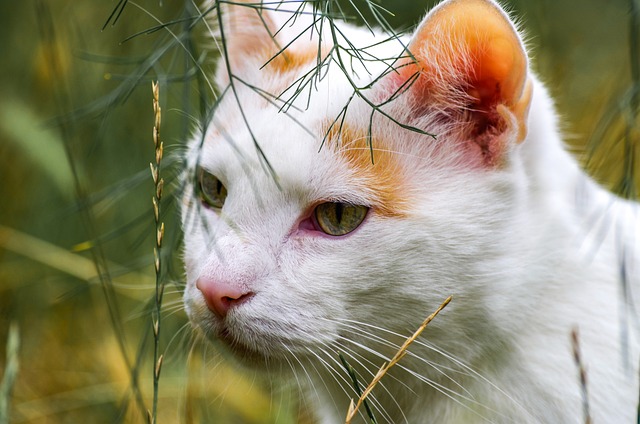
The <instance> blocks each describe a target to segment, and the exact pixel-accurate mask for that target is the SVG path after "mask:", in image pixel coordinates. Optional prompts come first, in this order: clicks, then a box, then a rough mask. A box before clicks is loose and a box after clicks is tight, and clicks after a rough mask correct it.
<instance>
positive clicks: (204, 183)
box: [197, 168, 227, 208]
mask: <svg viewBox="0 0 640 424" xmlns="http://www.w3.org/2000/svg"><path fill="white" fill-rule="evenodd" d="M197 174H198V195H199V196H200V199H201V200H202V201H203V202H205V203H206V204H207V205H209V206H211V207H213V208H221V207H222V205H224V201H225V199H226V198H227V188H226V187H225V186H224V184H222V182H221V181H220V180H219V179H218V178H217V177H216V176H215V175H213V174H211V173H209V172H207V171H205V170H203V169H202V168H200V169H198V171H197Z"/></svg>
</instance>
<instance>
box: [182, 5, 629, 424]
mask: <svg viewBox="0 0 640 424" xmlns="http://www.w3.org/2000/svg"><path fill="white" fill-rule="evenodd" d="M282 9H287V7H282ZM289 9H292V7H289ZM272 15H273V16H274V17H273V19H274V21H275V22H276V23H277V26H280V25H282V24H283V23H284V22H285V19H286V18H287V17H288V16H287V13H285V12H280V13H273V14H272ZM309 19H310V17H309V16H305V17H302V16H301V17H299V18H298V20H297V21H296V22H295V24H294V26H288V25H287V26H285V27H284V28H283V30H282V31H281V33H280V34H279V36H278V37H279V38H280V39H281V40H287V37H288V36H291V35H295V34H298V33H300V31H301V30H302V29H303V28H305V27H306V25H307V24H308V21H309ZM340 25H341V28H343V29H344V31H346V33H347V34H348V36H349V39H350V40H351V41H352V42H354V43H355V44H356V45H359V46H366V45H370V44H373V42H374V41H372V37H371V34H370V33H368V31H367V30H365V29H356V28H352V27H350V26H347V25H345V24H340ZM256 31H258V29H256ZM309 34H310V35H311V32H310V33H309ZM230 36H231V35H230ZM245 36H246V35H245ZM249 36H250V35H249ZM325 36H327V34H325ZM313 37H315V38H313V39H312V41H311V42H316V43H317V34H316V35H313ZM301 38H303V39H304V38H305V37H301ZM326 39H328V38H326ZM379 39H380V38H376V39H375V40H379ZM306 40H307V41H308V40H309V37H306ZM303 42H306V41H300V43H303ZM403 42H405V43H406V42H407V40H404V41H403ZM375 51H376V54H377V55H379V57H385V58H393V57H397V56H398V55H400V54H401V52H402V46H401V44H400V41H398V40H395V41H389V42H387V43H385V44H383V45H381V46H378V47H376V48H375ZM231 53H232V54H233V52H231ZM341 54H342V55H343V58H344V57H346V55H345V53H344V52H342V53H341ZM262 63H263V61H262ZM262 63H261V62H260V60H257V59H254V58H251V57H247V58H246V64H245V65H244V66H243V67H242V68H241V69H235V70H234V71H235V72H237V73H238V75H241V76H242V78H243V79H245V80H246V81H248V82H250V83H251V84H254V85H256V86H259V87H263V88H265V89H266V90H270V89H271V90H272V89H273V87H275V86H278V81H277V80H273V77H269V76H267V75H268V73H267V72H265V71H259V69H258V68H259V67H260V66H261V65H262ZM355 67H356V68H357V69H355V70H354V71H355V72H354V73H353V74H352V78H353V79H354V81H355V82H356V83H357V84H358V85H359V86H363V85H365V84H367V83H368V82H369V81H371V79H372V78H373V76H377V75H379V74H380V73H381V72H383V71H384V69H385V65H384V64H383V63H377V62H369V63H367V69H368V71H369V72H366V71H365V70H364V69H363V68H362V66H361V65H359V64H356V65H355ZM222 68H224V67H221V69H220V70H219V73H218V77H217V78H218V83H219V84H222V86H221V87H220V88H221V90H222V89H224V85H225V84H226V83H227V82H228V81H229V78H228V75H226V74H225V72H226V70H224V69H222ZM307 70H308V69H300V70H298V71H297V72H298V73H299V74H300V75H302V74H303V73H304V72H306V71H307ZM325 71H326V70H325ZM530 78H531V80H532V81H533V84H534V88H533V93H534V95H533V100H532V105H531V109H530V114H529V124H528V127H529V133H528V136H527V139H526V140H525V141H524V142H523V143H522V144H516V143H512V145H511V147H510V150H509V151H508V153H507V159H506V163H505V165H504V166H502V167H497V168H492V169H477V168H476V169H465V168H464V166H463V162H464V160H463V158H462V157H461V154H460V152H459V149H456V148H455V143H453V142H451V141H450V140H449V139H448V137H449V138H451V137H453V135H452V134H454V133H455V128H454V127H452V126H451V123H447V122H443V121H441V120H439V121H437V120H436V117H437V116H439V115H438V113H437V112H438V110H436V109H437V107H435V106H434V110H431V109H428V110H427V112H425V115H423V116H421V117H420V118H419V120H417V121H415V120H414V122H413V123H414V124H415V125H416V126H418V127H420V128H423V129H425V130H427V131H430V132H432V133H434V134H437V135H438V137H437V139H435V140H434V139H433V138H431V137H429V136H426V135H420V134H418V133H415V132H411V131H407V130H402V129H400V128H399V127H398V126H397V125H396V124H394V123H392V122H389V121H388V120H387V119H386V118H383V117H382V116H381V115H380V114H376V117H375V120H374V130H375V131H376V133H374V135H376V136H377V137H379V138H380V139H386V140H392V141H391V142H390V143H391V144H390V146H391V148H393V149H394V150H395V151H396V152H397V156H398V157H399V158H401V163H403V164H404V168H403V169H404V171H403V172H404V174H403V175H404V176H405V179H404V182H403V184H405V185H404V187H403V188H404V190H405V193H406V199H407V203H408V205H409V212H408V214H407V215H408V216H407V217H404V218H389V217H383V216H378V215H377V214H376V213H375V211H372V213H370V214H369V216H368V217H367V219H366V221H365V222H364V223H363V224H362V225H361V227H360V228H358V229H357V230H356V231H355V232H354V233H352V234H350V235H349V236H346V237H341V238H330V237H324V236H319V235H318V236H310V235H308V234H306V233H303V232H301V231H299V230H298V223H299V221H300V219H301V217H302V216H303V214H304V213H305V212H306V211H308V208H309V207H310V206H311V205H313V204H315V203H317V202H318V201H323V200H338V201H345V202H350V203H355V204H362V205H366V206H369V205H373V204H375V202H376V201H377V199H376V193H375V189H371V188H368V186H367V181H362V180H359V179H358V175H357V174H355V173H354V171H353V170H352V169H351V168H350V167H349V166H347V164H346V163H345V161H344V159H342V157H341V156H340V155H338V154H336V151H337V149H336V148H333V147H332V146H324V147H323V148H322V149H320V142H321V140H322V138H323V135H324V134H323V133H322V131H323V128H324V127H323V126H324V125H326V122H327V121H331V120H333V119H335V117H336V116H338V114H339V113H340V111H341V109H342V108H343V107H344V105H345V104H346V102H347V100H348V98H349V96H351V94H352V89H351V87H350V86H349V84H348V82H347V80H346V78H345V76H344V75H343V74H342V72H341V71H340V70H339V69H338V67H337V66H336V63H332V64H331V65H330V68H329V70H328V73H326V74H325V75H324V76H323V78H321V79H317V80H315V81H314V83H313V87H312V88H311V101H310V103H309V104H308V105H307V94H306V92H305V94H303V95H302V96H300V97H299V98H297V99H296V101H295V103H294V106H295V107H290V108H288V109H287V113H283V112H279V111H278V107H276V106H273V105H270V104H269V103H268V102H267V101H265V100H264V98H263V97H261V96H259V95H258V94H257V93H256V92H254V91H252V90H251V89H250V88H248V87H246V86H244V85H243V84H241V83H239V82H237V81H236V87H235V88H236V91H237V94H238V97H237V99H236V98H235V97H234V96H233V93H232V92H231V91H227V93H226V94H225V98H224V99H223V100H222V102H221V104H220V106H219V107H218V109H217V111H216V113H215V115H214V117H213V120H212V121H211V123H210V125H209V126H208V128H207V129H206V131H205V132H204V134H201V135H200V136H198V137H194V141H193V142H192V149H191V153H190V156H189V158H188V162H189V167H190V169H193V167H194V166H195V164H196V163H198V164H199V165H200V166H202V167H203V168H205V169H206V170H207V171H209V172H211V173H213V174H214V175H216V176H218V177H219V178H220V179H221V180H222V182H223V183H224V184H225V185H226V187H227V189H228V192H229V196H228V199H227V201H226V203H225V205H224V208H223V209H222V212H221V213H216V212H215V211H213V210H210V209H206V208H204V207H202V206H201V205H200V203H199V201H198V200H197V199H196V198H194V197H193V195H192V194H193V189H192V188H191V187H190V186H189V187H188V189H187V190H186V195H185V207H184V209H183V220H184V223H185V263H186V270H187V286H186V291H185V305H186V309H187V312H188V313H189V316H190V318H191V320H192V322H193V323H194V325H195V326H196V327H199V328H200V329H202V330H203V331H204V333H205V334H207V335H208V336H211V337H214V338H215V337H216V335H217V334H218V333H219V332H220V331H221V329H222V328H223V327H224V328H225V329H226V330H227V331H228V332H229V333H230V334H231V335H232V337H233V338H234V339H235V340H237V341H239V342H240V343H241V344H242V345H244V346H247V347H249V348H251V349H252V350H255V351H257V352H261V354H262V355H265V356H266V360H264V361H263V360H261V359H255V358H250V362H253V364H254V365H258V366H260V364H262V366H264V367H265V368H266V369H267V370H269V371H272V372H276V371H277V370H279V369H280V368H283V369H285V370H289V369H290V370H291V371H292V373H294V374H296V377H295V379H294V381H297V382H298V384H300V385H301V386H302V387H301V389H302V391H303V392H304V394H305V395H306V396H307V397H308V399H309V401H310V402H311V404H312V405H313V409H315V412H316V413H317V414H318V415H319V418H320V420H321V422H322V423H327V424H328V423H338V422H341V421H343V420H344V416H345V414H346V411H347V407H348V403H349V399H350V398H352V397H355V395H354V393H353V390H352V389H351V384H350V381H349V378H348V376H347V375H346V373H345V371H344V370H343V368H342V366H341V364H340V362H339V359H338V353H339V352H340V353H342V354H344V355H345V357H346V358H347V360H348V361H349V362H350V363H351V365H352V366H354V367H355V368H356V369H357V370H358V372H360V373H361V377H362V378H361V383H363V384H366V382H368V381H369V380H370V379H371V378H372V375H373V374H374V373H375V372H376V371H377V369H378V368H379V367H380V365H381V364H382V363H383V362H386V361H387V360H388V359H389V358H390V357H391V356H392V355H393V354H394V353H395V351H396V350H397V348H398V347H399V345H400V344H401V343H402V342H403V340H404V338H405V337H406V336H408V335H409V334H411V333H412V332H413V330H414V329H415V328H416V327H417V326H418V325H419V323H420V322H421V321H422V320H423V319H424V318H425V317H426V316H427V315H428V314H430V313H431V312H432V311H434V310H435V309H436V308H437V306H438V305H439V304H440V303H441V302H442V301H443V300H444V299H445V298H446V297H447V296H448V295H453V302H452V303H451V304H450V305H449V307H447V308H446V309H445V310H444V311H443V312H442V313H441V314H440V315H439V316H438V317H437V318H436V319H435V320H434V321H433V322H432V323H431V324H430V325H429V327H428V328H427V330H426V331H425V333H424V334H423V336H422V337H421V338H420V339H419V341H418V342H416V343H415V344H414V345H413V346H412V347H411V349H410V354H409V355H407V357H405V358H404V359H403V360H402V361H401V362H400V364H399V365H398V366H396V367H395V368H394V369H392V371H391V372H390V375H387V376H386V377H385V378H384V379H383V380H382V383H381V385H380V386H379V387H378V388H376V389H375V390H374V392H373V396H372V399H371V402H372V406H373V409H374V412H375V413H376V415H377V419H378V422H380V423H383V422H392V423H399V422H408V423H420V422H430V423H461V422H464V423H468V422H495V423H514V422H517V423H538V422H544V423H580V422H584V418H583V412H582V403H581V402H582V400H581V387H580V383H579V378H578V371H577V367H576V364H575V363H574V362H573V356H572V349H571V344H570V332H571V330H572V329H573V328H578V329H579V334H580V344H581V349H582V358H583V360H584V363H585V367H586V370H587V374H588V390H589V402H590V407H591V412H592V416H593V422H594V423H599V424H604V423H625V422H632V421H633V420H635V416H636V411H637V400H638V354H639V347H638V326H637V316H636V315H635V310H634V307H635V306H636V305H637V304H638V302H637V298H636V297H635V290H637V289H638V286H639V283H640V266H639V265H638V263H639V256H640V242H639V240H640V230H639V228H638V227H639V226H638V225H637V218H636V216H635V213H636V210H637V207H636V205H632V204H628V203H625V202H623V201H621V200H618V199H615V198H614V197H613V196H611V195H610V194H608V193H606V192H604V191H603V190H602V189H600V188H599V187H597V186H596V185H595V184H594V183H593V182H592V181H591V180H590V179H589V178H588V177H586V176H585V175H584V174H583V173H582V171H581V170H580V169H579V168H578V166H577V165H576V163H575V161H574V160H573V158H571V157H570V155H569V154H568V153H566V151H565V150H564V148H563V146H562V142H561V139H560V136H559V131H558V129H557V124H556V115H555V112H554V107H553V104H552V102H551V100H550V99H549V96H548V94H547V92H546V90H545V89H544V87H543V86H542V84H540V83H539V82H538V81H537V80H536V79H535V77H533V76H531V77H530ZM375 90H376V88H375V87H374V88H373V89H371V90H369V91H365V92H364V94H365V95H367V96H374V95H375ZM287 93H288V94H289V95H290V94H291V90H289V91H287ZM287 93H285V95H284V96H283V99H285V100H286V99H287ZM274 94H276V95H278V94H280V93H274ZM238 102H239V103H240V104H241V106H242V109H243V111H244V115H245V116H246V117H247V120H248V123H249V128H250V131H249V129H248V127H247V125H246V123H245V120H244V119H243V117H242V114H241V113H240V109H239V106H238ZM403 106H404V107H403ZM385 110H386V111H388V112H389V113H390V114H391V115H392V116H394V117H396V118H397V119H398V120H399V121H401V122H407V120H410V119H411V118H410V115H411V111H408V110H406V104H404V105H403V103H402V98H401V99H399V100H398V101H396V102H392V103H391V104H390V105H389V106H388V108H387V109H385ZM370 113H371V109H370V106H368V105H367V104H366V103H365V102H363V101H362V100H359V99H357V98H356V99H355V100H353V101H352V103H351V105H350V107H349V109H348V114H347V119H346V121H348V122H349V123H350V125H352V126H356V127H357V126H360V127H366V125H367V123H368V119H369V116H370ZM294 118H295V121H294ZM324 129H325V130H326V128H324ZM310 133H311V134H313V135H311V134H310ZM251 134H253V137H255V140H257V141H258V143H259V145H260V148H261V149H262V151H264V153H265V156H266V158H267V159H268V161H269V164H270V166H271V167H272V169H273V171H274V172H275V175H276V178H275V179H274V177H273V175H272V174H271V173H270V172H269V170H268V168H267V165H266V164H265V162H264V160H263V159H262V158H261V157H260V154H259V153H258V152H257V150H256V147H255V145H254V141H253V138H252V135H251ZM450 146H451V147H450ZM374 147H375V146H374ZM189 184H190V183H189ZM623 254H624V255H626V261H625V265H626V267H627V268H626V269H627V272H628V275H627V281H626V284H627V293H623V285H622V282H621V278H620V272H621V269H622V263H621V260H622V259H621V258H622V255H623ZM202 276H208V277H210V278H213V279H216V278H219V279H226V280H230V281H235V282H236V284H237V285H238V286H241V287H243V288H248V289H250V290H251V291H253V292H255V293H256V294H255V296H254V297H253V298H252V299H251V300H250V301H248V302H245V303H243V304H242V305H240V306H239V307H237V308H234V309H233V310H232V311H231V312H230V313H229V315H228V316H227V319H226V321H225V322H224V323H223V322H221V320H219V319H218V318H216V316H215V315H214V314H212V313H211V312H210V311H209V310H208V309H207V307H206V304H205V302H204V299H203V297H202V294H201V293H200V292H199V291H198V290H197V288H196V287H195V281H196V280H197V279H198V278H200V277H202ZM278 364H279V365H278ZM283 374H284V378H287V375H289V374H291V373H289V372H284V373H283Z"/></svg>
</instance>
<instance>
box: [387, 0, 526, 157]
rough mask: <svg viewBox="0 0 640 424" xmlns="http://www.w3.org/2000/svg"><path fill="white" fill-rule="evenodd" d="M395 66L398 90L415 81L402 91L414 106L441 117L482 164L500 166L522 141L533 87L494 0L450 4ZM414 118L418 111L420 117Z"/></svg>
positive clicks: (437, 12) (505, 18)
mask: <svg viewBox="0 0 640 424" xmlns="http://www.w3.org/2000/svg"><path fill="white" fill-rule="evenodd" d="M409 51H410V52H411V54H412V55H413V57H414V58H415V61H414V60H413V59H412V58H405V59H403V62H401V63H400V64H399V66H398V68H399V69H398V71H399V74H396V76H394V77H392V78H398V79H399V80H398V81H397V83H396V84H394V85H396V86H399V85H401V84H403V83H404V82H405V81H407V80H408V79H410V78H412V77H415V75H416V73H417V74H418V76H417V78H416V80H415V82H414V84H412V86H411V87H410V88H408V89H407V90H408V91H409V93H411V96H412V98H413V102H414V104H417V105H422V106H419V107H418V108H416V110H418V111H419V110H420V109H424V108H425V107H427V108H429V107H432V108H435V109H439V110H443V111H446V112H447V114H448V115H450V116H451V119H456V120H457V121H460V122H462V123H465V124H466V125H464V128H465V129H464V132H465V134H464V137H465V139H467V140H470V141H473V142H474V143H475V145H476V147H479V148H480V151H481V152H482V155H483V160H484V162H485V163H486V164H489V165H496V164H498V163H500V162H501V160H502V157H503V155H504V152H505V149H506V148H507V147H508V145H509V143H512V142H521V141H523V140H524V138H525V137H526V134H527V128H526V121H527V116H528V109H529V104H530V101H531V88H532V84H531V82H530V81H529V80H528V63H527V55H526V53H525V50H524V47H523V44H522V41H521V39H520V37H519V36H518V33H517V31H516V29H515V28H514V26H513V24H512V23H511V21H510V20H509V17H508V16H507V14H506V13H505V12H504V11H503V10H502V9H501V8H500V6H498V5H497V4H496V3H495V2H493V1H491V0H447V1H444V2H443V3H441V4H440V5H439V6H438V7H436V8H435V9H434V10H432V11H431V13H429V15H428V16H427V17H426V18H425V19H424V21H423V22H422V23H421V25H420V26H419V27H418V29H417V30H416V32H415V34H414V36H413V38H412V40H411V42H410V44H409ZM418 113H419V112H418Z"/></svg>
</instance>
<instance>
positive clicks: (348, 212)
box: [314, 202, 369, 236]
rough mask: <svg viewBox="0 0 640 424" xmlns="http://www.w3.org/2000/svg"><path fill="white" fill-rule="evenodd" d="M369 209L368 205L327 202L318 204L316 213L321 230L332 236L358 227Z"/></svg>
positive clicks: (341, 234) (343, 233)
mask: <svg viewBox="0 0 640 424" xmlns="http://www.w3.org/2000/svg"><path fill="white" fill-rule="evenodd" d="M368 211H369V208H368V207H366V206H360V205H350V204H347V203H339V202H335V203H334V202H327V203H322V204H320V205H318V206H317V207H316V210H315V212H314V214H315V218H316V219H315V221H316V222H317V224H318V227H319V228H318V229H319V230H320V231H322V232H323V233H326V234H329V235H330V236H343V235H345V234H349V233H350V232H351V231H353V230H355V229H356V228H358V226H359V225H360V224H362V221H364V218H365V217H366V216H367V212H368Z"/></svg>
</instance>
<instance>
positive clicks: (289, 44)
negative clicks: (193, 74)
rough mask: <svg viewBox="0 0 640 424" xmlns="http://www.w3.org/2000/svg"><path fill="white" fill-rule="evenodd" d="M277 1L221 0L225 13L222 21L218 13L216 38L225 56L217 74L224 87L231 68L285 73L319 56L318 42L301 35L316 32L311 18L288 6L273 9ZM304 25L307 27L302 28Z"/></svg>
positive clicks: (244, 73)
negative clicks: (316, 43) (298, 13)
mask: <svg viewBox="0 0 640 424" xmlns="http://www.w3.org/2000/svg"><path fill="white" fill-rule="evenodd" d="M277 5H278V3H269V4H267V3H264V4H262V3H260V2H255V1H251V0H237V1H235V2H233V3H226V2H225V3H222V2H221V4H220V6H219V9H218V10H220V12H221V13H222V19H220V20H221V21H222V24H219V23H218V19H217V16H214V18H215V22H214V28H217V31H216V34H215V38H216V39H217V40H218V41H219V43H218V44H217V45H218V46H219V48H220V53H221V56H222V57H221V61H220V63H219V65H218V74H217V82H218V85H219V86H220V87H224V86H226V85H227V84H228V82H229V71H231V72H232V73H233V74H234V75H237V76H241V77H246V76H247V75H254V76H255V75H258V72H263V71H264V72H265V73H271V74H281V73H286V72H288V71H290V70H295V69H297V68H298V67H300V66H302V65H304V64H306V63H308V62H310V61H311V59H313V58H315V57H316V56H317V46H316V45H314V44H313V43H312V42H311V41H309V39H308V37H304V36H302V35H301V34H302V33H303V32H305V31H308V33H309V34H310V35H312V34H313V33H312V30H311V29H310V28H311V25H310V23H309V22H310V19H311V18H310V17H306V16H304V15H303V14H301V15H300V16H297V15H296V12H291V11H287V10H285V9H283V10H278V11H277V12H274V11H273V10H272V9H273V8H274V7H276V6H277ZM214 6H215V2H211V7H214ZM276 8H277V7H276ZM294 18H295V19H294ZM299 21H305V22H304V23H302V22H299ZM307 21H309V22H307ZM302 25H307V27H306V28H303V29H300V28H301V26H302ZM292 40H293V41H292ZM281 41H282V42H281ZM283 42H284V43H283ZM227 66H228V68H229V69H227Z"/></svg>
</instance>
